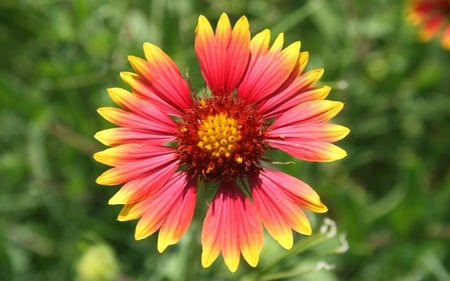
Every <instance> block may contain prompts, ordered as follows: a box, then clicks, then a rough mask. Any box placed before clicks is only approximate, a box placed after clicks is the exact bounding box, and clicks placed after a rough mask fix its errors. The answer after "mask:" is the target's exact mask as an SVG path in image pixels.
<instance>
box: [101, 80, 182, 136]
mask: <svg viewBox="0 0 450 281" xmlns="http://www.w3.org/2000/svg"><path fill="white" fill-rule="evenodd" d="M108 94H109V96H110V97H111V99H112V100H113V101H114V102H115V103H116V104H118V105H119V106H120V107H121V108H123V109H124V110H126V111H129V112H131V113H133V114H135V115H138V116H140V117H143V118H145V119H149V120H152V121H154V122H158V123H161V125H163V126H166V127H167V128H172V129H173V127H175V123H174V122H173V120H172V119H171V118H170V117H169V115H168V114H167V113H165V112H163V111H161V110H160V107H158V106H157V105H156V104H155V103H151V102H148V101H147V100H145V99H142V98H140V97H139V96H138V95H135V94H132V93H130V92H128V91H127V90H124V89H121V88H110V89H108Z"/></svg>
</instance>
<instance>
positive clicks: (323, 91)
mask: <svg viewBox="0 0 450 281" xmlns="http://www.w3.org/2000/svg"><path fill="white" fill-rule="evenodd" d="M323 72H324V71H323V69H316V70H311V71H308V72H306V73H304V74H302V75H300V76H298V77H297V78H295V79H294V80H293V81H292V82H291V83H290V84H289V85H287V86H286V87H285V88H284V89H282V90H280V91H279V92H278V93H277V94H276V95H273V96H272V97H270V98H268V99H266V100H265V101H263V102H261V103H260V110H261V112H262V113H263V116H264V117H265V118H277V117H279V115H280V114H282V113H283V112H286V111H287V110H289V109H291V108H292V107H294V106H297V105H299V104H300V103H303V102H306V101H311V100H320V99H325V98H326V97H327V96H328V94H329V93H330V91H331V88H330V87H328V86H321V87H316V88H312V85H313V84H314V83H316V82H317V81H318V80H319V79H320V77H322V75H323Z"/></svg>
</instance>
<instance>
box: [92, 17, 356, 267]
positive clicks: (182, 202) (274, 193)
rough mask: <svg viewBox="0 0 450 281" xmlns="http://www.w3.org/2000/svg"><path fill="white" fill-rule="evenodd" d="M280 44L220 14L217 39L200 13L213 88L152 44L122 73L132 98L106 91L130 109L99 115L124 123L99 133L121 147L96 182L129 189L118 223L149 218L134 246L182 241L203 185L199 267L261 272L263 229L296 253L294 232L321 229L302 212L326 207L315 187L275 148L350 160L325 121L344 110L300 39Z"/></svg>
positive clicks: (100, 156) (199, 31) (200, 44)
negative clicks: (291, 171) (277, 157)
mask: <svg viewBox="0 0 450 281" xmlns="http://www.w3.org/2000/svg"><path fill="white" fill-rule="evenodd" d="M270 40H271V35H270V31H269V30H264V31H262V32H260V33H258V34H256V35H255V36H254V37H253V38H251V36H250V31H249V24H248V21H247V18H246V17H244V16H243V17H241V18H240V19H239V20H238V21H237V22H236V24H235V25H234V27H232V26H231V24H230V21H229V19H228V16H227V15H226V14H222V15H221V17H220V19H219V21H218V24H217V27H216V29H215V31H214V30H213V28H212V27H211V25H210V23H209V22H208V20H207V19H206V18H205V17H204V16H200V17H199V19H198V26H197V28H196V31H195V51H196V53H197V57H198V61H199V64H200V68H201V71H202V74H203V78H204V80H205V82H206V85H207V89H205V90H204V91H203V92H202V93H201V94H195V93H194V92H193V91H191V90H190V88H189V85H188V83H187V82H186V80H185V79H184V78H183V77H182V75H181V73H180V71H179V70H178V68H177V66H176V65H175V63H174V62H173V61H172V60H171V59H170V58H169V57H168V56H167V55H166V54H165V53H164V52H163V51H162V50H161V49H160V48H158V47H157V46H155V45H152V44H150V43H145V44H144V53H145V58H146V59H142V58H138V57H134V56H130V57H129V61H130V64H131V66H132V67H133V69H134V70H135V72H136V73H129V72H124V73H121V77H122V79H123V80H124V81H125V82H126V83H127V84H129V85H130V87H131V88H132V92H128V91H126V90H124V89H120V88H112V89H109V90H108V93H109V95H110V97H111V99H112V100H113V101H114V102H115V103H117V104H118V105H119V106H120V107H121V108H116V107H105V108H100V109H99V110H98V112H99V113H100V115H101V116H103V117H104V118H105V119H106V120H108V121H109V122H111V123H114V124H116V125H117V126H119V127H118V128H112V129H107V130H103V131H100V132H98V133H97V134H96V135H95V137H96V138H97V139H98V140H99V141H100V142H102V143H103V144H105V145H107V146H112V147H111V148H108V149H106V150H104V151H101V152H98V153H96V154H95V155H94V158H95V159H96V160H97V161H98V162H101V163H104V164H106V165H110V166H113V168H111V169H109V170H107V171H106V172H104V173H103V174H102V175H101V176H100V177H98V178H97V183H99V184H102V185H121V184H123V186H122V187H121V189H120V190H119V191H118V192H117V193H116V194H115V195H114V196H113V197H112V198H111V199H110V200H109V204H123V205H125V206H124V207H123V209H122V211H121V212H120V214H119V216H118V220H119V221H128V220H135V219H139V222H138V223H137V226H136V232H135V238H136V239H143V238H146V237H148V236H149V235H152V234H153V233H155V232H156V231H158V230H159V233H158V245H157V247H158V251H159V252H162V251H164V250H165V249H166V248H167V247H168V246H169V245H172V244H175V243H177V242H178V241H179V240H180V238H181V237H182V236H183V234H184V233H185V232H186V231H187V229H188V227H189V225H190V223H191V220H192V218H193V214H194V209H195V205H196V197H197V191H198V189H199V188H201V187H203V188H205V189H206V190H207V192H206V193H208V192H209V193H213V194H214V195H213V196H212V199H211V202H210V203H209V206H208V210H207V212H206V217H205V219H204V222H203V228H202V234H201V241H202V256H201V263H202V265H203V266H204V267H208V266H210V265H211V264H212V263H213V262H214V261H215V260H216V258H217V257H218V256H219V254H220V253H222V255H223V258H224V261H225V264H226V265H227V266H228V268H229V269H230V270H231V271H232V272H234V271H236V270H237V268H238V265H239V260H240V256H241V254H242V256H243V258H244V259H245V260H246V261H247V263H248V264H249V265H251V266H256V265H257V263H258V259H259V255H260V251H261V248H262V244H263V228H265V229H266V230H267V231H268V233H269V234H270V235H271V236H272V237H273V238H274V239H275V240H277V241H278V242H279V244H280V245H281V246H283V247H284V248H286V249H289V248H291V247H292V246H293V233H292V230H294V231H296V232H298V233H301V234H305V235H308V234H310V233H311V226H310V224H309V222H308V219H307V217H306V215H305V213H304V212H303V210H310V211H313V212H318V213H321V212H325V211H327V207H326V206H325V205H324V204H323V203H322V202H321V201H320V198H319V196H318V195H317V193H316V192H315V191H314V190H313V189H312V188H311V187H310V186H308V185H307V184H306V183H304V182H302V181H300V180H298V179H296V178H294V177H292V176H290V175H287V174H285V173H283V172H280V171H277V170H274V169H272V168H269V167H268V166H273V165H274V164H273V163H272V164H270V159H269V156H268V153H267V152H269V151H271V150H282V151H284V152H286V153H288V154H290V155H292V156H294V157H297V158H299V159H303V160H307V161H333V160H337V159H340V158H343V157H345V156H346V152H345V151H344V150H342V149H341V148H339V147H337V146H335V145H333V144H332V143H333V142H335V141H337V140H340V139H342V138H343V137H344V136H345V135H347V134H348V132H349V130H348V129H347V128H345V127H343V126H339V125H336V124H331V123H328V122H327V121H328V120H330V119H331V118H333V117H334V116H335V115H336V114H337V113H338V112H339V111H340V110H341V109H342V107H343V104H342V103H341V102H336V101H329V100H324V99H325V98H326V96H327V95H328V93H329V91H330V87H328V86H314V84H315V82H316V81H317V80H318V79H319V78H320V77H321V76H322V74H323V70H322V69H317V70H312V71H308V72H303V70H304V68H305V66H306V63H307V61H308V53H307V52H300V42H295V43H292V44H290V45H289V46H287V47H285V48H283V41H284V40H283V34H280V35H278V36H277V37H276V39H275V40H274V42H273V43H272V44H271V45H270ZM269 164H270V165H269ZM201 203H203V202H201Z"/></svg>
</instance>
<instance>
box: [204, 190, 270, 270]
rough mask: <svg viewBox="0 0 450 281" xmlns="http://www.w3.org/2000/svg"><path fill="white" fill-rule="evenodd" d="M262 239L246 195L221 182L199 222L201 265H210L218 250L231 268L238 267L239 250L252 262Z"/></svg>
mask: <svg viewBox="0 0 450 281" xmlns="http://www.w3.org/2000/svg"><path fill="white" fill-rule="evenodd" d="M262 242H263V229H262V225H261V222H260V220H259V218H258V216H257V214H256V212H255V210H254V208H253V206H252V204H251V202H250V201H249V199H248V198H247V197H246V195H245V194H244V193H243V192H242V191H241V190H240V188H239V187H238V186H237V185H236V184H235V183H227V184H222V186H220V187H219V189H218V191H217V194H216V195H215V197H214V199H213V201H212V202H211V205H210V206H209V208H208V211H207V213H206V217H205V220H204V222H203V229H202V248H203V251H202V265H203V267H208V266H210V265H211V264H212V263H213V262H214V260H216V258H217V257H218V255H219V254H220V252H222V255H223V258H224V261H225V264H226V265H227V266H228V268H229V269H230V271H232V272H235V271H236V270H237V268H238V265H239V260H240V253H242V256H243V257H244V259H245V260H246V261H247V262H248V264H249V265H251V266H256V265H257V263H258V260H259V254H260V252H261V248H262Z"/></svg>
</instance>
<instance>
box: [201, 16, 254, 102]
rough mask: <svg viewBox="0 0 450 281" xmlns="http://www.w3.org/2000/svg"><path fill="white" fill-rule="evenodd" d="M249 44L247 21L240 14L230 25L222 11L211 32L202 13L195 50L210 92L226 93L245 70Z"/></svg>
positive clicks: (235, 84) (233, 86)
mask: <svg viewBox="0 0 450 281" xmlns="http://www.w3.org/2000/svg"><path fill="white" fill-rule="evenodd" d="M249 45H250V31H249V24H248V20H247V18H246V17H244V16H243V17H241V18H240V19H239V20H238V21H237V22H236V24H235V26H234V28H233V29H232V28H231V24H230V20H229V18H228V16H227V15H226V14H225V13H223V14H222V15H221V16H220V18H219V21H218V23H217V27H216V31H215V33H214V31H213V29H212V27H211V24H210V23H209V22H208V20H207V19H206V18H205V17H204V16H200V17H199V19H198V25H197V28H196V30H195V51H196V53H197V57H198V60H199V64H200V69H201V71H202V74H203V77H204V79H205V81H206V84H207V85H208V87H209V88H210V89H211V91H212V92H213V93H216V94H228V93H230V92H231V91H232V90H233V89H234V88H235V87H236V86H237V84H238V83H239V81H240V80H241V79H242V76H243V74H244V72H245V70H246V66H247V63H248V58H249V55H250V52H249Z"/></svg>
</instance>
